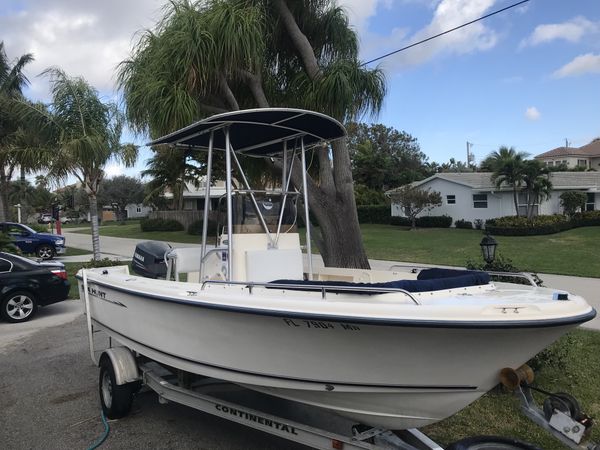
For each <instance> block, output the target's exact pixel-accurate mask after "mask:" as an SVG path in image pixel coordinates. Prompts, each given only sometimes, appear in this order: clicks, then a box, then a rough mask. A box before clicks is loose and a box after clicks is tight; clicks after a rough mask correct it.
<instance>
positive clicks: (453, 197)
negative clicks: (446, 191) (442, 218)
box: [446, 195, 456, 205]
mask: <svg viewBox="0 0 600 450" xmlns="http://www.w3.org/2000/svg"><path fill="white" fill-rule="evenodd" d="M446 203H447V204H448V205H454V204H456V195H446Z"/></svg>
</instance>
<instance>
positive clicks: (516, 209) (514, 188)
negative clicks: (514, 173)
mask: <svg viewBox="0 0 600 450" xmlns="http://www.w3.org/2000/svg"><path fill="white" fill-rule="evenodd" d="M513 200H514V202H515V212H516V213H517V217H519V200H518V199H517V186H515V185H513Z"/></svg>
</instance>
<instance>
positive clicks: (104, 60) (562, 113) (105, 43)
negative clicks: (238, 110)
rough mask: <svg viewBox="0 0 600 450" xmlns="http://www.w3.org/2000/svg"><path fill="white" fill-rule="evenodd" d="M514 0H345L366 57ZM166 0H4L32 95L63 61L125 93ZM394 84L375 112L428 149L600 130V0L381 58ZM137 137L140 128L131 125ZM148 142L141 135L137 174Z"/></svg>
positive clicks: (534, 1) (476, 150)
mask: <svg viewBox="0 0 600 450" xmlns="http://www.w3.org/2000/svg"><path fill="white" fill-rule="evenodd" d="M516 2H517V0H339V1H338V4H340V5H341V6H342V7H344V8H345V9H346V11H347V13H348V15H349V18H350V23H351V25H352V26H353V27H354V28H355V30H356V31H357V33H358V36H359V39H360V45H361V47H360V58H361V59H362V60H363V61H365V62H366V61H370V60H371V59H374V58H377V57H379V56H381V55H383V54H385V53H387V52H390V51H393V50H396V49H398V48H401V47H403V46H406V45H408V44H411V43H413V42H416V41H419V40H421V39H424V38H427V37H429V36H432V35H435V34H437V33H439V32H441V31H445V30H447V29H450V28H453V27H455V26H457V25H460V24H462V23H465V22H469V21H471V20H473V19H476V18H478V17H480V16H482V15H485V14H488V13H490V12H493V11H495V10H498V9H501V8H504V7H506V6H509V5H510V4H512V3H516ZM164 3H165V1H164V0H103V1H100V2H99V1H91V0H52V1H48V0H0V40H3V41H4V44H5V48H6V50H7V53H8V56H9V58H15V57H17V56H19V55H22V54H24V53H28V52H31V53H33V54H34V57H35V61H34V62H33V63H32V64H30V65H29V66H27V70H26V74H27V75H28V77H29V79H30V81H31V84H30V86H29V87H28V88H27V90H26V92H25V93H26V95H27V96H28V97H29V98H31V99H33V100H41V101H48V100H49V87H48V82H47V79H46V78H44V77H40V76H39V74H40V73H41V72H42V71H43V70H44V69H46V68H48V67H50V66H59V67H61V68H62V69H64V70H65V71H66V72H67V73H68V74H69V75H72V76H83V77H84V78H85V79H86V80H88V82H89V83H90V84H92V85H93V86H94V87H96V88H97V89H98V90H99V92H100V93H101V95H102V96H103V98H105V99H107V100H108V99H110V100H117V99H118V98H119V93H118V92H116V90H115V76H114V74H115V68H116V66H117V65H118V63H119V62H120V61H122V60H123V59H125V58H127V56H128V55H129V53H130V51H131V48H132V46H133V45H134V43H135V42H136V37H137V36H138V34H137V33H138V32H139V31H140V30H142V29H146V28H152V27H153V26H154V24H155V23H156V21H157V19H158V18H160V16H161V8H162V6H163V5H164ZM377 65H379V66H380V67H381V68H382V69H383V71H384V73H385V76H386V80H387V96H386V99H385V102H384V106H383V109H382V111H381V112H380V113H379V115H377V116H376V117H363V118H362V120H363V121H365V122H374V123H383V124H385V125H386V126H389V127H394V128H396V129H398V130H402V131H406V132H407V133H410V134H411V135H412V136H414V137H416V138H417V139H418V142H419V143H420V145H421V150H422V151H423V152H424V153H425V154H426V155H427V156H428V157H429V160H430V161H437V162H439V163H442V162H446V161H448V160H449V159H450V158H455V159H456V160H459V161H465V160H466V145H467V144H466V143H467V142H470V143H472V144H473V145H472V147H471V151H472V153H473V154H474V156H475V159H476V162H479V161H481V160H482V159H483V158H484V157H485V156H486V155H487V154H489V153H490V152H492V151H494V150H497V149H498V147H499V146H501V145H507V146H514V147H515V148H516V149H517V150H519V151H524V152H527V153H529V154H531V155H536V154H539V153H542V152H545V151H547V150H550V149H553V148H556V147H559V146H564V145H565V142H567V141H568V143H569V145H570V146H575V147H578V146H581V145H584V144H586V143H588V142H590V141H591V140H592V139H594V138H596V137H600V0H569V1H566V0H530V1H529V2H527V3H525V4H524V5H522V6H519V7H516V8H512V9H510V10H507V11H505V12H502V13H500V14H498V15H495V16H493V17H490V18H488V19H485V20H484V21H480V22H477V23H475V24H473V25H469V26H468V27H465V28H462V29H460V30H458V31H455V32H452V33H450V34H447V35H445V36H442V37H440V38H437V39H434V40H432V41H430V42H428V43H425V44H422V45H419V46H417V47H414V48H412V49H409V50H407V51H404V52H400V53H397V54H396V55H393V56H390V57H388V58H385V59H383V60H381V61H378V62H376V63H372V64H369V67H375V66H377ZM124 140H126V141H129V142H130V141H134V142H136V143H139V144H143V143H144V142H145V139H144V137H141V136H134V135H132V134H130V133H126V134H125V136H124ZM150 155H151V152H150V151H149V150H148V149H147V148H144V147H142V152H141V156H140V159H139V160H138V163H137V165H136V166H135V167H134V168H132V169H124V168H122V167H119V166H116V165H111V166H109V167H108V168H107V172H108V174H109V176H110V175H117V174H121V173H125V174H127V175H136V174H137V173H139V171H140V170H143V168H144V165H145V160H146V159H147V158H149V157H150Z"/></svg>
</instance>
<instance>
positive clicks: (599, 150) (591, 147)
mask: <svg viewBox="0 0 600 450" xmlns="http://www.w3.org/2000/svg"><path fill="white" fill-rule="evenodd" d="M561 156H585V157H588V158H595V157H598V158H600V139H594V140H593V141H592V142H590V143H589V144H586V145H584V146H582V147H557V148H555V149H552V150H549V151H547V152H545V153H542V154H540V155H537V156H536V159H543V158H558V157H561Z"/></svg>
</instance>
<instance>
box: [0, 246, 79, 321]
mask: <svg viewBox="0 0 600 450" xmlns="http://www.w3.org/2000/svg"><path fill="white" fill-rule="evenodd" d="M69 286H70V283H69V281H68V279H67V272H66V270H65V266H64V264H62V263H59V262H36V261H32V260H30V259H27V258H23V257H21V256H17V255H12V254H10V253H4V252H0V317H1V318H2V319H4V320H6V321H8V322H25V321H27V320H29V319H31V318H32V317H33V316H34V314H35V313H36V311H37V309H38V307H40V306H47V305H50V304H52V303H56V302H61V301H63V300H66V299H67V297H68V296H69Z"/></svg>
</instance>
